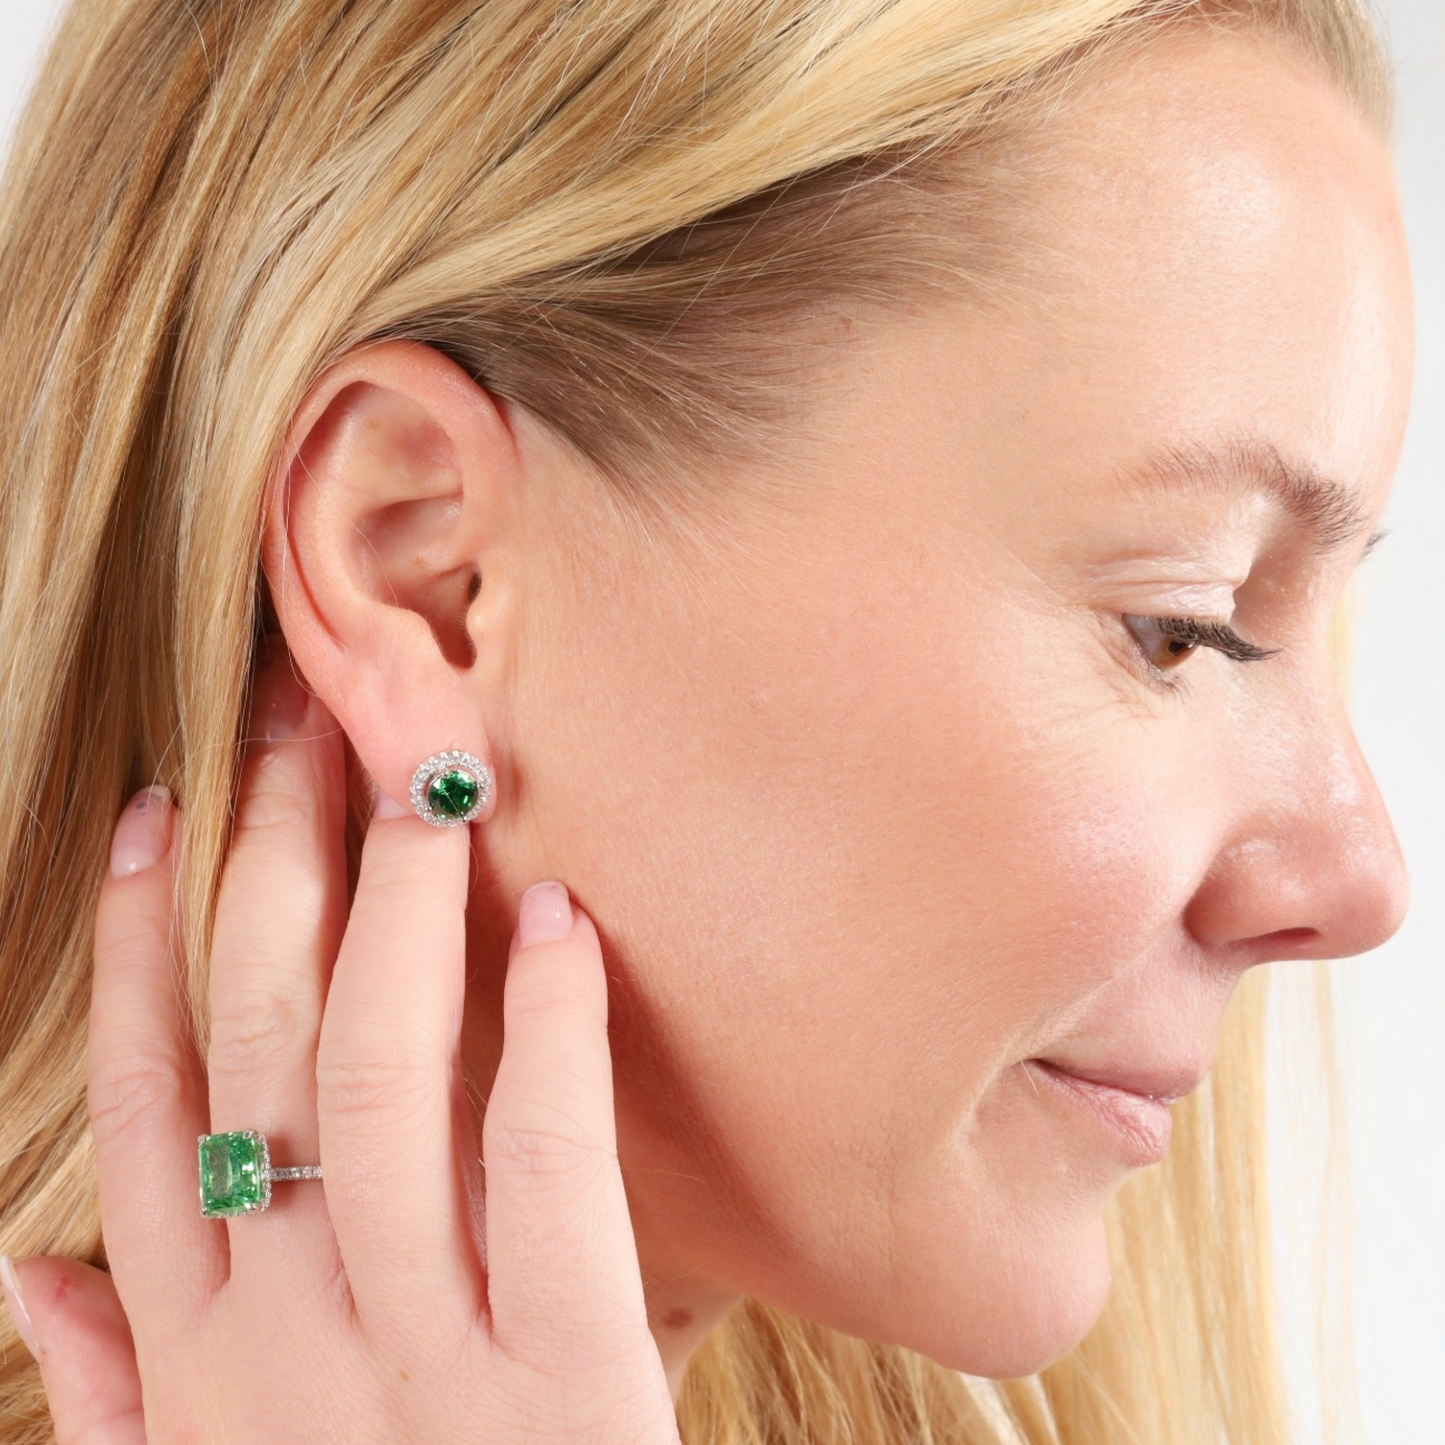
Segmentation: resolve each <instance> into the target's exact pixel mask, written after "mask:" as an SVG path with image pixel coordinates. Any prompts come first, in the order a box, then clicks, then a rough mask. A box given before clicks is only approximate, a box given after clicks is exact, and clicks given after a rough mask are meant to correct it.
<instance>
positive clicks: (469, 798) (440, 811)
mask: <svg viewBox="0 0 1445 1445" xmlns="http://www.w3.org/2000/svg"><path fill="white" fill-rule="evenodd" d="M491 797H492V770H491V769H490V768H489V767H488V766H487V765H486V764H485V763H484V762H483V761H482V760H481V759H480V758H479V757H477V756H476V754H475V753H468V752H462V751H460V750H459V749H455V748H453V749H450V750H449V751H447V752H441V753H433V754H432V755H431V757H429V758H427V759H426V761H425V762H423V763H421V764H419V765H418V767H417V770H416V772H414V773H413V774H412V776H411V805H412V807H413V808H415V809H416V813H417V816H418V817H419V818H421V819H422V820H423V821H424V822H427V823H431V824H432V825H433V826H434V827H437V828H455V827H458V826H460V825H461V824H462V823H470V822H471V821H472V819H473V818H475V817H476V816H477V815H478V814H479V813H480V812H481V811H482V809H483V808H485V807H486V806H487V804H488V802H490V801H491Z"/></svg>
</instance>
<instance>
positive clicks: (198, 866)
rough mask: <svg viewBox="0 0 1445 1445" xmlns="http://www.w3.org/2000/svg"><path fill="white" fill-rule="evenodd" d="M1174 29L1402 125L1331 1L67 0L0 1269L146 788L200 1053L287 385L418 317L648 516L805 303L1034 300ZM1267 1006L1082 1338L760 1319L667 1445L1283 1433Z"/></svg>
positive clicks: (0, 1384) (17, 1442)
mask: <svg viewBox="0 0 1445 1445" xmlns="http://www.w3.org/2000/svg"><path fill="white" fill-rule="evenodd" d="M1174 24H1190V25H1193V24H1209V25H1231V26H1233V25H1239V26H1251V27H1257V28H1262V29H1264V30H1267V31H1269V32H1271V33H1274V34H1277V35H1279V36H1281V37H1285V38H1287V39H1288V40H1289V41H1290V43H1294V44H1296V45H1298V46H1299V47H1300V49H1301V50H1302V51H1304V52H1305V53H1307V54H1309V55H1311V56H1313V57H1314V58H1315V59H1316V60H1317V61H1318V62H1319V63H1320V65H1321V66H1322V67H1323V68H1324V70H1325V71H1326V72H1327V73H1328V74H1329V75H1331V76H1333V77H1334V78H1335V79H1336V80H1337V81H1338V82H1339V84H1340V85H1341V86H1342V88H1343V89H1344V91H1345V92H1346V93H1347V94H1348V95H1349V96H1351V97H1353V99H1354V100H1355V102H1356V103H1357V104H1358V106H1359V108H1360V109H1361V111H1362V112H1363V113H1364V114H1365V115H1366V116H1368V117H1369V119H1370V120H1371V122H1372V123H1373V124H1374V125H1375V126H1376V129H1377V131H1378V133H1379V134H1380V135H1381V137H1382V138H1384V137H1387V136H1388V135H1389V133H1390V128H1391V124H1392V119H1391V104H1392V102H1391V97H1390V86H1389V80H1388V69H1387V67H1386V65H1385V63H1384V60H1383V57H1382V56H1381V54H1380V52H1379V49H1378V42H1377V38H1376V37H1375V35H1374V33H1373V31H1372V29H1371V26H1370V25H1369V23H1368V21H1367V18H1366V17H1365V15H1364V14H1363V12H1362V11H1361V10H1360V9H1359V8H1358V6H1357V4H1356V3H1355V0H1143V3H1138V0H948V3H941V0H887V3H879V0H831V3H819V0H580V3H579V0H488V3H485V4H483V3H477V0H404V3H402V0H248V3H245V4H241V3H235V0H191V3H187V4H177V3H175V0H76V3H73V4H72V5H71V6H70V8H69V9H68V11H67V12H66V14H65V16H64V19H63V23H62V24H61V26H60V28H59V30H58V32H57V33H56V36H55V39H54V42H53V44H52V46H51V48H50V50H49V53H48V56H47V58H46V60H45V63H44V67H43V69H42V71H41V72H40V75H39V80H38V83H37V85H36V87H35V89H34V91H33V94H32V96H31V98H30V100H29V103H28V107H27V109H26V111H25V113H24V115H23V118H22V122H21V124H20V127H19V131H18V136H17V139H16V142H15V145H14V149H13V153H12V156H11V158H10V163H9V169H8V171H7V173H6V177H5V182H4V189H3V194H0V295H3V296H4V297H5V298H6V305H5V308H4V311H3V316H0V391H3V396H4V412H3V417H4V464H5V486H4V492H3V497H0V536H3V557H4V572H3V579H0V582H3V589H0V613H3V617H0V639H3V643H0V647H3V652H0V658H3V683H4V698H5V732H4V743H3V747H4V754H3V757H4V764H5V772H6V786H5V788H4V791H3V794H0V890H3V891H0V910H3V938H0V1058H3V1064H0V1160H3V1173H0V1218H3V1240H0V1246H3V1249H4V1250H6V1251H8V1252H10V1253H12V1254H14V1255H16V1256H20V1257H23V1256H27V1255H30V1254H36V1253H48V1254H60V1255H67V1256H71V1257H78V1258H82V1259H88V1260H92V1261H96V1262H101V1261H102V1259H103V1252H102V1242H101V1238H100V1231H99V1214H98V1208H97V1200H96V1187H95V1179H94V1171H93V1156H92V1152H91V1144H90V1136H89V1130H88V1124H87V1116H86V1104H85V1065H84V1047H85V1030H86V1015H87V1010H88V1006H89V989H90V984H89V971H90V963H91V947H92V926H93V911H94V903H95V894H96V889H97V888H98V885H99V881H100V878H101V876H102V872H103V869H104V866H105V859H106V855H107V850H108V845H109V838H110V832H111V827H112V824H113V821H114V818H115V816H116V815H117V813H118V811H119V809H120V807H121V804H122V803H123V801H124V799H125V798H126V797H127V796H128V795H129V794H130V793H131V792H132V791H133V790H135V789H137V788H139V787H143V786H144V785H146V784H147V783H150V782H152V781H159V782H164V783H165V784H167V785H168V786H169V787H170V788H171V789H172V790H173V791H174V793H175V795H176V797H177V799H178V801H179V802H180V803H181V804H182V805H183V806H184V808H185V813H186V847H185V850H184V856H183V859H182V867H181V872H180V876H179V879H178V884H177V887H178V900H179V906H180V908H181V914H182V920H183V928H184V938H185V943H186V947H187V950H188V967H189V971H190V979H189V981H190V986H191V989H192V999H193V1012H194V1015H195V1028H196V1034H197V1040H198V1046H199V1047H200V1048H201V1050H202V1056H204V1044H205V1034H206V1029H207V1020H206V1016H205V1008H204V1006H203V1001H204V999H205V996H206V995H205V988H204V977H205V967H206V960H207V958H208V944H209V937H210V926H211V918H212V905H213V900H214V897H215V893H216V888H217V882H218V878H219V875H220V870H221V868H222V866H223V864H224V860H225V854H226V850H227V846H228V840H229V829H230V824H231V817H232V808H233V805H234V797H235V786H236V779H237V765H238V756H239V737H240V734H241V730H242V724H243V718H244V715H245V705H246V694H247V688H248V671H249V662H250V655H251V650H252V647H253V645H254V640H255V637H256V636H257V634H258V632H259V631H260V629H261V627H262V625H263V622H264V620H265V619H264V614H265V610H266V607H265V597H264V589H263V587H262V586H261V585H260V579H259V576H258V567H257V557H258V548H259V531H258V527H259V513H260V500H261V497H262V494H263V491H264V488H265V484H266V482H267V480H268V476H269V472H270V469H271V467H272V465H273V460H274V457H275V455H276V452H277V448H278V446H279V444H280V440H281V438H282V436H283V434H284V431H285V428H286V426H287V423H288V421H289V419H290V417H291V416H292V415H293V413H294V411H295V409H296V407H297V406H298V404H299V402H300V400H301V398H302V397H303V395H304V393H305V391H306V389H307V387H308V385H309V384H310V383H311V381H312V380H313V379H314V378H315V377H316V376H317V375H318V374H319V373H320V372H321V371H322V370H323V369H324V368H325V367H326V366H327V365H328V364H329V363H330V362H331V361H332V360H334V359H335V358H337V357H339V356H340V355H342V354H343V353H345V352H346V351H348V350H349V349H350V348H352V347H355V346H357V345H359V344H362V343H365V342H367V341H371V340H376V339H380V338H385V337H408V338H413V339H417V340H421V341H424V342H427V343H430V344H432V345H434V346H436V347H438V348H440V349H442V350H444V351H446V352H447V353H448V354H449V355H451V356H452V357H453V358H454V359H456V360H458V361H459V362H460V363H461V364H463V365H464V366H465V367H466V368H467V369H468V370H469V372H471V374H473V375H474V376H475V377H476V378H477V379H478V381H479V382H482V383H483V384H485V385H487V386H488V387H490V388H491V389H492V390H494V391H495V392H496V393H497V394H499V395H502V396H505V397H507V398H509V399H511V400H513V401H515V402H517V403H519V404H521V405H524V406H527V407H529V408H531V409H532V410H533V411H534V412H536V413H537V414H538V415H540V416H541V417H543V418H544V419H545V420H546V421H547V422H548V423H550V424H551V425H552V426H553V427H555V428H556V430H557V431H558V432H559V433H560V434H561V435H562V436H564V437H566V438H567V439H568V440H569V441H570V442H571V443H572V444H573V445H575V447H576V448H577V449H578V450H579V451H580V452H581V453H583V454H584V455H585V456H587V457H588V458H590V459H591V460H593V461H594V462H595V463H596V464H597V466H598V467H599V468H600V469H601V470H602V471H603V473H604V474H605V475H606V476H608V477H609V478H611V480H612V481H613V482H614V483H615V486H616V494H617V496H618V499H619V503H622V504H626V505H629V506H634V507H636V508H638V509H639V512H640V514H641V513H642V512H645V511H646V510H647V509H648V508H650V507H651V506H652V505H653V503H654V502H655V500H656V498H657V496H658V495H660V492H661V490H662V489H664V488H667V487H674V488H683V487H685V486H686V485H690V484H691V483H685V482H682V481H679V480H678V478H680V477H686V476H687V471H686V468H685V467H678V466H677V465H676V462H677V461H678V459H679V458H687V457H693V456H705V455H709V454H716V453H717V452H718V451H719V450H720V449H725V450H726V453H727V455H728V456H729V457H732V458H737V457H745V456H748V455H764V454H766V452H767V451H768V448H769V447H770V446H772V445H774V444H777V443H779V442H780V441H781V440H783V439H785V438H786V436H787V434H788V427H789V417H790V411H789V403H790V400H791V399H792V398H794V397H795V396H796V395H797V394H798V389H799V387H800V385H801V383H802V378H803V377H804V375H805V373H806V370H807V361H808V357H809V355H810V354H811V353H810V352H809V350H808V348H807V347H806V346H804V345H802V344H801V343H800V342H799V340H798V338H800V337H802V336H803V335H804V334H805V332H806V329H807V328H806V323H807V322H808V321H809V319H810V318H814V317H817V316H819V315H821V314H822V313H823V311H824V309H825V307H826V304H827V303H828V302H829V301H830V300H834V299H838V298H851V299H853V300H858V301H864V302H868V301H872V302H877V303H879V304H888V303H890V302H891V301H893V300H895V299H897V298H898V297H899V296H900V295H906V294H908V293H910V291H911V290H912V289H913V288H915V287H919V286H927V285H930V284H933V283H935V282H937V281H939V280H942V281H943V283H944V284H946V285H949V286H951V287H954V288H955V289H956V288H957V287H959V286H966V287H968V288H970V290H971V291H972V293H973V294H975V295H977V296H978V298H979V299H980V302H981V303H984V304H986V303H988V302H989V301H990V300H993V301H995V302H997V301H999V300H1000V299H1001V298H1002V299H1004V300H1006V298H1007V295H1008V294H1009V287H1011V286H1017V285H1020V284H1026V277H1027V266H1026V264H1025V263H1026V260H1027V258H1026V257H1025V256H1022V255H1019V254H1015V252H1014V250H1013V249H1012V236H1011V231H1010V227H1009V224H1008V223H1009V220H1010V217H1011V216H1012V215H1013V214H1014V213H1015V209H1016V207H1017V205H1018V204H1019V198H1020V196H1021V195H1022V193H1023V191H1024V189H1026V183H1027V174H1026V169H1025V168H1024V166H1023V163H1022V162H1021V161H1020V160H1019V159H1018V157H1019V156H1021V155H1022V153H1023V152H1022V151H1021V150H1019V149H1016V148H1015V147H1013V146H1012V145H1011V143H1010V140H1009V137H1018V136H1021V135H1022V134H1023V127H1024V125H1025V124H1026V123H1028V122H1031V121H1037V120H1039V119H1041V118H1046V117H1047V116H1048V115H1049V114H1050V113H1051V111H1053V110H1055V109H1056V108H1057V106H1058V105H1059V103H1060V101H1061V100H1062V99H1063V98H1065V97H1066V95H1067V93H1068V92H1069V90H1071V89H1077V88H1079V87H1082V86H1084V85H1086V84H1087V82H1088V79H1089V76H1090V73H1091V67H1092V66H1093V65H1094V64H1095V63H1096V62H1097V61H1098V60H1099V59H1100V58H1107V57H1108V56H1110V55H1113V54H1116V53H1118V52H1119V51H1120V50H1121V48H1122V47H1124V46H1126V45H1135V44H1141V43H1144V42H1145V41H1147V38H1148V37H1149V36H1150V35H1151V34H1154V33H1155V32H1156V31H1158V29H1159V28H1160V27H1161V26H1165V25H1174ZM940 206H943V207H946V208H947V209H948V214H949V215H950V216H951V217H952V218H953V221H954V222H955V224H951V225H948V226H941V225H940V224H939V223H938V220H937V217H938V214H939V208H940ZM945 231H946V232H948V233H949V234H947V235H945V234H943V233H944V232H945ZM1021 277H1022V278H1025V279H1024V280H1020V278H1021ZM787 322H793V323H795V324H793V325H788V324H785V323H787ZM665 463H672V465H665ZM353 782H354V784H356V786H354V787H353V793H352V800H351V808H350V817H349V823H348V846H349V849H350V856H351V860H352V866H353V875H352V876H353V879H354V876H355V872H354V869H355V863H356V859H357V856H358V852H359V843H360V838H361V834H362V830H363V828H364V822H365V811H366V807H367V804H366V799H365V797H364V794H363V791H362V784H361V779H360V778H359V775H357V776H354V777H353ZM1293 967H1294V968H1295V969H1299V968H1301V967H1302V966H1301V965H1298V964H1296V965H1293ZM1262 990H1263V984H1262V982H1261V979H1260V971H1256V972H1255V974H1254V975H1252V976H1251V977H1250V978H1248V979H1247V980H1246V982H1245V983H1244V985H1243V986H1242V987H1241V989H1240V991H1239V994H1238V996H1237V998H1236V1000H1235V1002H1234V1004H1233V1005H1232V1008H1231V1011H1230V1014H1229V1016H1228V1018H1227V1020H1226V1025H1225V1029H1224V1034H1223V1038H1222V1041H1221V1050H1220V1054H1219V1058H1218V1063H1217V1066H1216V1069H1215V1071H1214V1074H1213V1077H1212V1079H1211V1081H1210V1082H1209V1083H1207V1084H1206V1085H1205V1086H1204V1087H1202V1088H1201V1089H1200V1090H1199V1091H1198V1092H1197V1094H1196V1095H1194V1096H1192V1097H1191V1098H1190V1099H1189V1100H1187V1101H1186V1102H1184V1103H1182V1104H1181V1105H1179V1106H1178V1108H1177V1110H1176V1133H1175V1144H1174V1147H1173V1152H1172V1154H1171V1156H1170V1158H1169V1159H1168V1161H1167V1162H1166V1163H1164V1164H1163V1165H1161V1166H1159V1167H1158V1168H1156V1169H1152V1170H1148V1171H1145V1172H1143V1173H1142V1174H1140V1175H1137V1176H1135V1177H1134V1178H1132V1179H1131V1180H1130V1181H1129V1182H1128V1184H1126V1186H1125V1187H1124V1188H1123V1189H1122V1190H1121V1191H1120V1192H1119V1194H1118V1196H1117V1197H1116V1199H1115V1200H1114V1202H1113V1203H1112V1204H1111V1206H1110V1215H1109V1229H1110V1236H1111V1242H1112V1249H1113V1257H1114V1262H1115V1281H1116V1282H1115V1286H1114V1290H1113V1294H1112V1297H1111V1299H1110V1301H1109V1303H1108V1306H1107V1308H1106V1310H1105V1312H1104V1314H1103V1317H1102V1318H1101V1319H1100V1321H1099V1323H1098V1325H1097V1327H1096V1328H1095V1329H1094V1330H1093V1331H1092V1332H1091V1333H1090V1334H1089V1336H1088V1337H1087V1339H1085V1340H1084V1342H1083V1343H1082V1344H1081V1345H1080V1346H1079V1347H1078V1348H1077V1349H1076V1350H1074V1351H1072V1352H1071V1353H1070V1354H1069V1355H1067V1356H1066V1357H1065V1358H1064V1359H1062V1360H1060V1361H1059V1362H1058V1363H1056V1364H1055V1365H1053V1366H1052V1367H1050V1368H1048V1369H1046V1370H1043V1371H1041V1372H1040V1373H1039V1374H1038V1375H1037V1377H1031V1378H1029V1379H1026V1380H1020V1381H1008V1382H999V1383H994V1382H987V1381H979V1380H972V1379H969V1378H966V1377H963V1376H960V1375H958V1374H956V1373H954V1372H951V1371H948V1370H945V1369H943V1368H941V1367H940V1366H938V1365H936V1364H934V1363H932V1362H930V1361H927V1360H925V1359H923V1358H922V1357H920V1356H917V1355H915V1354H911V1353H909V1352H908V1351H905V1350H902V1349H900V1348H896V1347H888V1346H881V1345H873V1344H868V1343H864V1342H862V1341H859V1340H856V1339H852V1338H848V1337H845V1336H842V1335H838V1334H836V1333H832V1332H830V1331H828V1330H825V1329H822V1328H819V1327H817V1326H814V1325H811V1324H808V1323H805V1322H803V1321H799V1320H795V1319H792V1318H789V1317H787V1316H785V1315H783V1314H782V1313H780V1312H779V1311H776V1310H774V1309H770V1308H764V1307H762V1306H760V1305H758V1304H757V1303H755V1302H751V1301H747V1302H744V1303H743V1304H741V1305H739V1306H738V1308H737V1309H735V1310H734V1311H733V1312H732V1313H731V1314H730V1315H729V1316H728V1317H727V1318H726V1319H725V1320H724V1322H723V1323H722V1324H721V1325H720V1326H719V1327H718V1328H717V1329H716V1330H715V1331H714V1332H713V1334H712V1335H711V1336H710V1337H709V1338H708V1339H707V1341H706V1342H705V1343H704V1345H703V1346H702V1347H701V1348H700V1350H699V1351H698V1352H697V1354H696V1355H695V1357H694V1359H693V1361H692V1363H691V1366H690V1369H689V1371H688V1374H687V1377H686V1380H685V1384H684V1388H683V1393H682V1398H681V1401H680V1406H679V1416H680V1421H681V1424H682V1428H683V1434H684V1439H685V1440H687V1441H688V1442H697V1445H701V1442H704V1441H706V1442H716V1445H733V1442H737V1445H742V1442H751V1445H761V1442H765V1441H768V1442H771V1441H784V1440H786V1441H789V1442H804V1441H817V1442H827V1445H842V1442H857V1445H882V1442H885V1441H886V1442H903V1441H908V1442H923V1445H926V1442H942V1441H967V1442H1002V1441H1008V1440H1011V1439H1014V1438H1018V1439H1022V1440H1025V1441H1027V1442H1030V1445H1043V1442H1060V1445H1123V1442H1130V1441H1137V1442H1146V1441H1147V1442H1150V1445H1195V1442H1197V1445H1216V1442H1217V1441H1219V1440H1220V1439H1221V1438H1227V1439H1229V1440H1237V1441H1241V1442H1242V1441H1249V1442H1251V1445H1269V1442H1282V1441H1283V1440H1284V1439H1285V1438H1286V1434H1285V1431H1286V1425H1285V1401H1284V1393H1283V1388H1282V1385H1281V1378H1280V1368H1279V1361H1278V1351H1277V1345H1276V1334H1275V1323H1274V1312H1273V1304H1272V1283H1271V1275H1270V1258H1269V1247H1268V1245H1269V1240H1268V1218H1267V1213H1266V1209H1265V1190H1264V1182H1265V1168H1264V1155H1263V1137H1264V1108H1263V1093H1262V1089H1263V1082H1262V1073H1261V1071H1262V1058H1263V1050H1262V1021H1263V1018H1264V997H1265V995H1264V993H1263V991H1262ZM1326 1001H1327V1000H1326ZM1328 1022H1329V1021H1328V1018H1327V1017H1325V1018H1324V1023H1325V1025H1326V1038H1327V1037H1328ZM4 1331H5V1332H4V1334H3V1337H0V1339H3V1344H4V1349H5V1354H4V1360H3V1364H0V1420H3V1421H4V1425H3V1430H4V1435H5V1439H6V1440H7V1441H11V1442H14V1445H29V1442H38V1441H42V1440H47V1439H49V1438H51V1436H50V1427H49V1424H48V1417H47V1415H46V1410H45V1402H44V1396H43V1392H42V1390H41V1387H40V1383H39V1378H38V1374H37V1372H36V1370H35V1368H34V1366H33V1365H32V1363H31V1362H30V1361H29V1359H28V1356H27V1354H26V1352H25V1351H24V1350H22V1349H20V1348H19V1347H18V1345H17V1340H16V1337H15V1335H14V1333H13V1330H12V1327H11V1326H10V1325H9V1323H8V1322H7V1323H6V1324H5V1326H4ZM1011 1432H1012V1433H1011Z"/></svg>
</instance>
